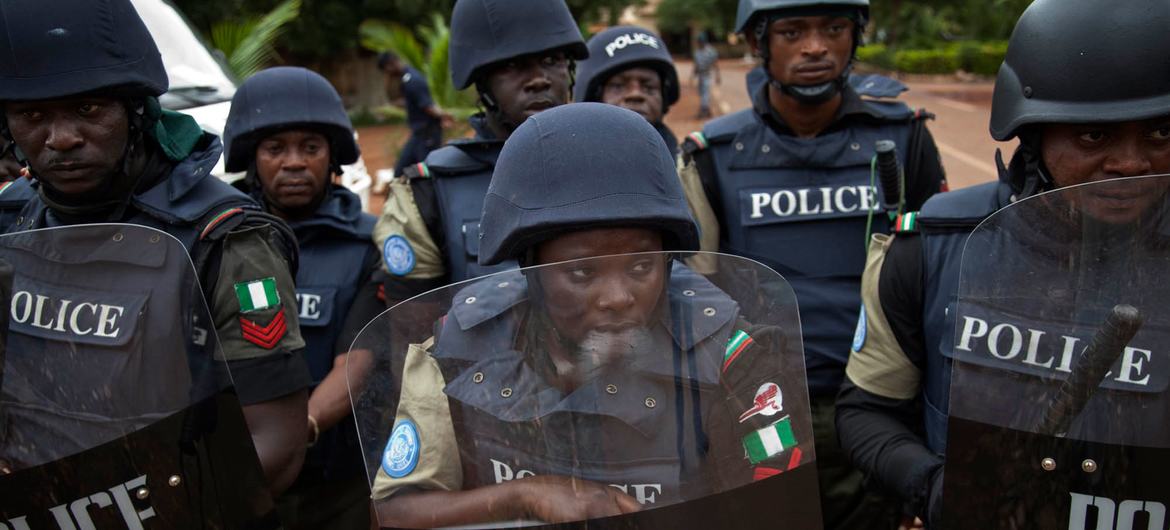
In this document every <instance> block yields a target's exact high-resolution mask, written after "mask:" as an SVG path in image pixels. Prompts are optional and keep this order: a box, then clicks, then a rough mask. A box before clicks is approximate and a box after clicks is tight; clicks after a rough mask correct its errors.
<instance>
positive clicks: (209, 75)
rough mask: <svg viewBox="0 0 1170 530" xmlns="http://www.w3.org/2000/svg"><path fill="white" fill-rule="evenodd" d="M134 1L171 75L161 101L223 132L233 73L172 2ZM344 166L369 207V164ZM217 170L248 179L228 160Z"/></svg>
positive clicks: (230, 178) (348, 181)
mask: <svg viewBox="0 0 1170 530" xmlns="http://www.w3.org/2000/svg"><path fill="white" fill-rule="evenodd" d="M133 3H134V7H135V8H136V9H137V10H138V14H139V16H141V17H142V20H143V21H144V22H146V27H147V29H149V30H150V34H151V35H152V36H153V37H154V41H155V43H157V44H158V48H159V51H160V52H161V53H162V60H163V65H164V66H166V69H167V76H168V77H169V78H170V84H171V87H170V90H168V91H167V93H166V94H163V95H162V96H160V97H159V103H161V104H162V106H163V107H164V108H167V109H170V110H176V111H179V112H183V113H186V114H190V115H191V116H193V117H194V118H195V120H196V121H198V122H199V125H200V126H201V127H203V130H205V131H207V132H210V133H212V134H216V135H219V136H223V128H224V125H225V124H226V123H227V117H228V110H230V109H231V101H232V96H233V95H235V93H236V82H235V80H234V79H233V78H232V76H231V74H229V73H228V70H227V69H226V68H224V66H223V65H222V64H221V63H220V62H219V61H218V60H216V58H215V56H214V55H212V53H211V52H210V51H208V49H207V47H206V46H204V44H203V42H202V41H200V40H199V37H197V36H196V35H195V32H194V31H193V30H192V29H191V26H190V24H188V23H187V20H186V19H185V18H183V15H182V14H181V13H180V12H179V10H178V9H177V8H175V7H174V6H173V5H171V3H170V2H167V1H166V0H133ZM355 136H356V135H355ZM342 170H343V174H342V176H341V183H342V184H343V185H344V186H346V187H347V188H349V189H350V190H352V191H353V192H354V193H356V194H358V196H359V197H361V198H362V206H365V205H366V204H367V201H368V200H369V195H370V184H371V179H370V175H369V173H368V172H367V171H366V165H365V162H363V161H362V159H361V158H359V159H358V161H357V162H355V163H353V164H351V165H348V166H342ZM214 173H215V175H216V176H218V177H219V178H221V179H223V180H224V181H227V182H235V181H236V180H239V179H241V178H243V177H244V174H243V173H224V170H223V159H222V158H220V161H219V162H218V163H217V164H216V166H215V171H214Z"/></svg>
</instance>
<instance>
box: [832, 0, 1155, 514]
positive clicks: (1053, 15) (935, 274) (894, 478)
mask: <svg viewBox="0 0 1170 530" xmlns="http://www.w3.org/2000/svg"><path fill="white" fill-rule="evenodd" d="M1167 24H1170V5H1168V4H1166V3H1165V2H1162V1H1160V0H1143V1H1136V2H1127V3H1125V4H1124V5H1115V4H1112V3H1108V2H1105V1H1102V0H1085V1H1080V2H1072V3H1070V2H1061V1H1059V0H1037V1H1036V2H1034V3H1033V4H1032V5H1031V6H1029V7H1028V9H1027V10H1026V11H1025V12H1024V14H1023V15H1022V16H1021V17H1020V20H1019V21H1018V22H1017V24H1016V27H1015V30H1014V32H1013V33H1012V37H1011V41H1010V42H1009V45H1008V52H1007V58H1006V60H1005V61H1004V64H1003V65H1002V66H1001V67H1000V70H999V76H998V78H997V79H996V83H995V93H994V97H993V99H992V111H991V135H992V137H993V138H995V139H996V140H1000V141H1006V140H1010V139H1012V138H1018V139H1019V140H1020V146H1019V147H1018V148H1017V149H1016V151H1015V154H1014V155H1013V156H1012V159H1011V161H1010V163H1009V164H1008V165H1007V166H1006V167H1005V166H1004V164H1003V162H1002V160H1000V161H999V167H1000V178H999V181H998V182H994V183H988V184H984V185H981V186H974V187H971V188H966V189H963V190H960V191H957V192H953V193H946V194H942V195H939V196H937V197H935V198H933V199H931V200H930V201H928V202H927V203H926V204H925V205H924V206H923V207H922V211H921V213H920V214H918V215H916V216H908V217H909V218H908V219H906V222H904V223H902V224H903V226H904V227H905V228H907V229H908V230H907V231H904V232H898V233H896V234H895V235H893V236H892V237H875V238H874V241H873V242H872V243H871V249H870V253H871V255H870V260H869V263H868V265H867V267H866V271H865V277H864V282H863V286H862V293H863V299H864V312H863V313H862V315H861V319H860V321H859V323H858V327H857V333H856V337H855V338H854V342H853V350H854V351H853V353H852V354H851V356H850V358H849V365H848V368H847V371H846V373H847V375H848V380H847V381H846V383H845V384H844V386H843V388H842V391H841V397H840V399H839V401H838V415H837V426H838V429H839V432H840V435H841V442H842V445H843V446H844V447H845V449H846V450H847V451H848V453H849V456H850V458H851V459H852V460H853V461H854V462H855V463H856V464H857V465H858V467H860V468H861V469H863V470H864V471H865V473H866V474H867V475H868V476H869V477H871V478H872V479H873V480H874V481H876V482H877V483H879V484H881V485H882V486H884V487H885V488H887V489H889V490H891V491H894V492H897V493H898V495H900V496H901V497H902V498H903V499H904V500H905V501H907V502H909V503H911V504H912V506H914V507H915V509H916V510H918V513H920V514H921V515H922V516H923V517H924V518H925V519H926V523H927V524H928V525H930V524H932V523H937V520H936V519H935V517H936V516H937V513H938V509H939V504H940V503H939V498H940V497H941V495H940V489H941V486H942V474H943V471H942V456H941V455H942V454H943V453H944V451H945V449H946V429H947V410H948V399H949V382H950V375H951V357H952V355H953V353H952V346H953V344H954V342H953V340H954V337H955V334H954V332H955V329H954V325H955V324H954V319H955V313H956V311H955V309H954V307H953V306H954V300H955V297H956V295H957V293H958V287H959V286H958V283H959V264H960V261H961V257H962V254H963V248H964V245H965V243H966V241H967V235H968V234H969V233H970V232H971V231H972V230H974V229H975V227H976V225H978V224H979V223H980V222H981V221H982V220H983V219H984V218H986V217H987V216H989V215H991V214H992V213H993V212H995V211H996V210H997V209H999V208H1001V207H1004V206H1006V205H1008V204H1010V203H1012V202H1014V201H1017V200H1021V199H1023V198H1027V197H1030V196H1032V195H1035V194H1036V193H1038V192H1041V191H1044V190H1049V189H1053V188H1060V187H1064V186H1069V185H1074V184H1079V183H1083V182H1095V181H1100V180H1105V179H1111V178H1117V177H1126V176H1135V175H1146V174H1157V173H1166V172H1170V71H1168V70H1166V69H1165V68H1162V69H1159V68H1152V67H1151V65H1154V64H1165V63H1166V62H1167V61H1168V60H1170V37H1168V36H1167V34H1166V32H1165V28H1166V25H1167ZM1102 28H1109V30H1108V31H1103V30H1102ZM1136 43H1141V44H1140V45H1136ZM1134 185H1135V186H1138V185H1139V184H1134ZM1136 189H1138V190H1140V189H1141V188H1136ZM1140 193H1145V192H1144V191H1142V192H1140ZM1122 195H1126V194H1125V193H1122ZM1130 195H1132V193H1131V194H1130ZM914 221H916V222H914ZM1035 228H1036V229H1037V230H1045V229H1046V228H1045V227H1041V226H1036V227H1035Z"/></svg>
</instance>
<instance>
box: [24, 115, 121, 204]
mask: <svg viewBox="0 0 1170 530" xmlns="http://www.w3.org/2000/svg"><path fill="white" fill-rule="evenodd" d="M4 112H5V115H6V116H7V118H8V127H9V130H10V131H11V132H12V138H13V140H15V141H16V145H17V146H19V147H20V149H21V150H22V151H24V154H25V156H27V157H28V163H29V166H31V168H32V171H33V173H34V174H35V175H36V176H37V178H39V179H40V180H41V181H43V182H45V183H46V184H47V185H49V186H51V187H52V188H53V189H55V190H57V191H59V192H61V193H63V194H66V195H80V194H83V193H87V192H90V191H93V190H95V189H96V188H97V187H98V186H99V185H100V184H101V183H102V181H103V180H105V179H107V178H109V177H110V176H111V175H113V174H114V172H115V171H117V170H118V169H119V166H120V164H121V162H122V155H123V154H124V153H125V151H126V142H128V141H129V136H130V124H129V118H128V117H127V115H126V107H125V106H124V105H123V104H122V102H121V101H120V100H118V99H114V98H104V97H96V96H87V97H70V98H61V99H50V100H41V101H17V102H9V103H7V104H5V106H4Z"/></svg>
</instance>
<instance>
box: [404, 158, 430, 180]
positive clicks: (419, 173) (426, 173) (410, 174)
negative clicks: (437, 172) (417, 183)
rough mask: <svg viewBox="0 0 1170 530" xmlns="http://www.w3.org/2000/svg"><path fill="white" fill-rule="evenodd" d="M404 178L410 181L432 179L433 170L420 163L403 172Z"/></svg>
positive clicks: (408, 167)
mask: <svg viewBox="0 0 1170 530" xmlns="http://www.w3.org/2000/svg"><path fill="white" fill-rule="evenodd" d="M402 172H403V173H404V176H405V177H406V178H408V179H417V178H424V179H428V178H431V168H429V167H427V165H426V163H425V162H419V163H417V164H414V165H412V166H407V167H406V168H405V169H403V170H402Z"/></svg>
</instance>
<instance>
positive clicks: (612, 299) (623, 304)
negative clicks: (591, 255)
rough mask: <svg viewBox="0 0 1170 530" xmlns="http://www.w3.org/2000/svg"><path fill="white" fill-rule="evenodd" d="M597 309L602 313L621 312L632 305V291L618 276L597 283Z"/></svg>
mask: <svg viewBox="0 0 1170 530" xmlns="http://www.w3.org/2000/svg"><path fill="white" fill-rule="evenodd" d="M598 283H599V286H598V293H597V308H598V309H600V310H602V311H613V312H622V311H625V310H627V309H629V308H631V307H633V305H634V294H633V290H631V289H630V288H629V286H628V285H626V282H624V281H623V280H622V278H621V277H619V276H618V275H614V276H611V277H607V278H604V279H603V280H602V281H601V282H598Z"/></svg>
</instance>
